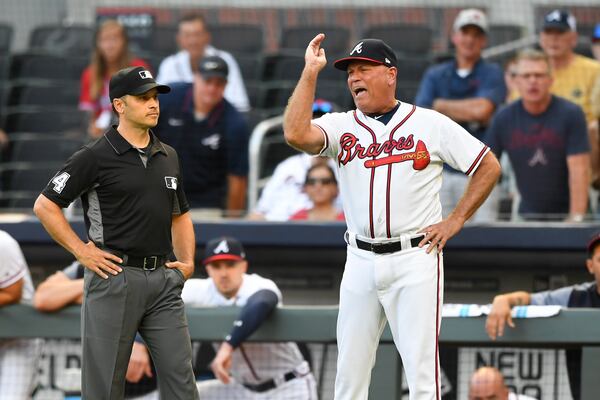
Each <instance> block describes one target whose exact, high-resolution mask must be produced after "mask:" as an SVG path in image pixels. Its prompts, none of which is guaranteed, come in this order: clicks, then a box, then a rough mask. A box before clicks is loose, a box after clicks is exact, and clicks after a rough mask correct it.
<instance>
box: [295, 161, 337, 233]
mask: <svg viewBox="0 0 600 400" xmlns="http://www.w3.org/2000/svg"><path fill="white" fill-rule="evenodd" d="M304 191H305V192H306V194H307V195H308V198H309V199H310V201H311V202H312V204H313V206H312V207H311V208H305V209H302V210H300V211H298V212H297V213H295V214H294V215H292V216H291V217H290V220H292V221H302V220H304V221H345V218H344V213H343V212H340V210H339V209H338V208H337V207H336V205H335V199H336V198H337V196H338V194H339V190H338V184H337V179H336V177H335V173H334V172H333V169H332V168H331V167H330V166H329V165H328V164H326V163H319V164H315V165H313V166H312V167H310V168H309V169H308V172H307V173H306V180H305V181H304Z"/></svg>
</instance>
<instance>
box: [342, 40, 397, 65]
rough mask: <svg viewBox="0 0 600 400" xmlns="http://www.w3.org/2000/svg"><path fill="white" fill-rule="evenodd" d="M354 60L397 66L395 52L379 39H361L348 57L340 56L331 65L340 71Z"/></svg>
mask: <svg viewBox="0 0 600 400" xmlns="http://www.w3.org/2000/svg"><path fill="white" fill-rule="evenodd" d="M354 60H363V61H370V62H373V63H376V64H381V65H385V66H386V67H397V64H398V60H397V59H396V54H394V50H392V48H391V47H390V46H388V45H387V44H386V43H385V42H384V41H383V40H380V39H362V40H360V41H359V42H358V43H357V44H356V45H354V47H353V48H352V50H351V51H350V54H349V55H348V57H344V58H340V59H339V60H337V61H336V62H334V63H333V66H334V67H336V68H337V69H341V70H342V71H346V70H347V69H348V64H350V63H351V62H352V61H354Z"/></svg>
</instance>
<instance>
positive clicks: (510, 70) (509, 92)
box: [504, 57, 519, 103]
mask: <svg viewBox="0 0 600 400" xmlns="http://www.w3.org/2000/svg"><path fill="white" fill-rule="evenodd" d="M516 81H517V57H513V58H511V59H510V60H508V61H507V62H506V65H505V66H504V84H505V85H506V103H510V102H512V101H515V100H516V99H518V98H519V91H518V89H517V83H516Z"/></svg>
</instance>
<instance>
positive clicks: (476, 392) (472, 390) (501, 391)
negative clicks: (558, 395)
mask: <svg viewBox="0 0 600 400" xmlns="http://www.w3.org/2000/svg"><path fill="white" fill-rule="evenodd" d="M469 400H535V399H534V398H532V397H529V396H525V395H522V394H515V393H513V392H510V391H509V390H508V387H506V384H505V383H504V377H503V376H502V373H501V372H500V371H498V369H496V368H493V367H481V368H479V369H478V370H477V371H475V372H474V373H473V375H472V376H471V381H470V383H469Z"/></svg>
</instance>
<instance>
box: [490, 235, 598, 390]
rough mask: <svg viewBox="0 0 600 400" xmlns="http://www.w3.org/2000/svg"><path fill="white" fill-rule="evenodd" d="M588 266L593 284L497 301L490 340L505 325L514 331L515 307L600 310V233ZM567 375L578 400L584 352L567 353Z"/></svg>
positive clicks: (589, 249) (591, 248) (593, 242)
mask: <svg viewBox="0 0 600 400" xmlns="http://www.w3.org/2000/svg"><path fill="white" fill-rule="evenodd" d="M585 266H586V267H587V270H588V272H589V273H590V274H591V275H592V276H593V277H594V280H593V281H591V282H586V283H582V284H579V285H573V286H567V287H563V288H560V289H556V290H548V291H545V292H538V293H528V292H524V291H518V292H512V293H505V294H499V295H497V296H496V297H494V301H493V303H492V309H491V310H490V314H489V315H488V318H487V321H486V324H485V330H486V331H487V334H488V335H489V337H490V338H491V339H492V340H496V338H497V337H502V335H504V328H505V326H506V325H508V326H510V327H511V328H514V327H515V323H514V322H513V319H512V316H511V310H512V308H513V307H515V306H523V305H535V306H550V305H558V306H562V307H572V308H600V233H596V234H595V235H594V236H593V237H592V239H591V240H590V242H589V243H588V245H587V260H586V262H585ZM567 372H568V373H569V383H570V386H571V394H572V396H573V399H574V400H578V399H579V398H580V386H579V382H580V381H579V379H580V376H581V374H580V373H581V350H578V351H567Z"/></svg>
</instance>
